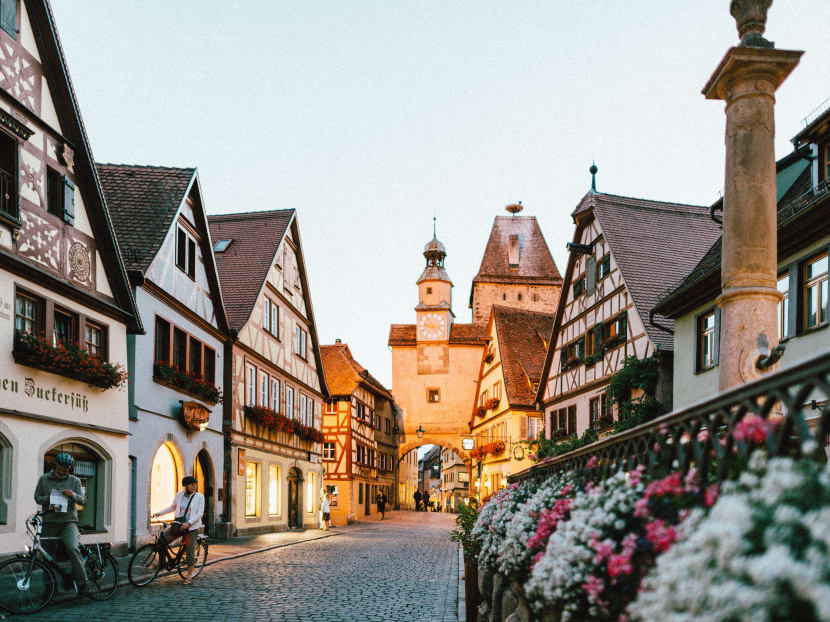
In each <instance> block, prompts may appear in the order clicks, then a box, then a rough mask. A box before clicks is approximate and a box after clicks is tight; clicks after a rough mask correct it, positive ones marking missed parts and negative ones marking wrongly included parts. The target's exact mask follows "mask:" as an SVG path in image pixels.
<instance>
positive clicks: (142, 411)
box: [98, 164, 228, 546]
mask: <svg viewBox="0 0 830 622" xmlns="http://www.w3.org/2000/svg"><path fill="white" fill-rule="evenodd" d="M98 174H99V176H100V178H101V184H102V186H103V189H104V196H105V197H106V200H107V205H108V206H109V209H110V214H111V216H112V220H113V225H114V226H115V232H116V235H117V237H118V241H119V244H120V248H121V253H122V256H123V258H124V264H125V266H126V267H127V273H128V276H129V278H130V283H131V285H132V287H133V295H134V297H135V300H136V303H137V305H138V310H139V313H140V314H141V318H142V320H143V323H144V326H145V327H146V331H147V333H146V334H145V335H130V336H128V338H127V343H128V347H127V351H128V369H129V372H130V378H129V399H130V434H131V436H130V466H131V469H132V478H133V486H132V487H131V494H132V498H131V500H130V511H131V516H130V529H131V533H132V535H133V538H132V540H133V545H134V546H140V545H142V544H145V543H146V542H148V541H149V539H150V515H151V514H152V513H154V512H156V511H158V510H160V509H162V508H166V507H168V506H169V505H170V504H171V503H172V500H173V497H174V496H175V495H176V491H178V490H179V489H180V487H181V479H182V477H183V476H185V475H193V476H194V477H196V479H197V480H198V482H199V491H200V492H201V493H202V494H204V495H205V514H204V517H203V519H202V522H203V523H204V524H205V529H206V532H207V533H209V534H210V535H214V526H215V521H216V516H217V515H219V514H221V505H220V504H219V503H218V499H217V490H218V487H219V486H217V483H219V482H221V481H222V464H223V462H224V441H223V436H222V407H221V405H220V404H219V402H220V401H221V399H222V389H223V378H222V358H221V356H222V353H223V349H224V344H225V341H226V340H227V336H228V321H227V317H226V315H225V308H224V305H223V304H222V297H221V294H220V291H219V277H218V275H217V272H216V264H215V263H214V260H213V249H212V247H211V241H210V232H209V231H208V226H207V217H206V215H205V209H204V203H203V201H202V194H201V190H200V183H199V176H198V173H197V172H196V170H195V169H192V168H168V167H161V166H131V165H115V164H99V165H98Z"/></svg>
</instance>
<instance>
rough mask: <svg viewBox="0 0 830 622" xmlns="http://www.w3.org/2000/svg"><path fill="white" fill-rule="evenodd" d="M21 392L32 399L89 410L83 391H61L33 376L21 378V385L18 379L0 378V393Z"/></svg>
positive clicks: (83, 410)
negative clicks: (39, 381)
mask: <svg viewBox="0 0 830 622" xmlns="http://www.w3.org/2000/svg"><path fill="white" fill-rule="evenodd" d="M21 392H22V393H23V394H24V395H25V396H26V397H28V398H30V399H33V400H37V401H40V402H52V403H54V404H58V405H59V406H61V407H64V408H69V409H70V410H79V411H81V412H89V400H88V399H87V396H86V395H84V394H83V393H78V392H77V391H63V390H61V389H58V388H57V387H54V386H42V385H38V384H37V383H35V381H34V379H33V378H23V384H22V385H21V383H20V381H19V380H13V379H12V378H0V393H21Z"/></svg>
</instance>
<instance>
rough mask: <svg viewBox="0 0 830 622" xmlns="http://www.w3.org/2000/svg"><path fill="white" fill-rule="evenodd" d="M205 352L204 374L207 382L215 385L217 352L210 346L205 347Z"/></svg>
mask: <svg viewBox="0 0 830 622" xmlns="http://www.w3.org/2000/svg"><path fill="white" fill-rule="evenodd" d="M204 350H205V363H204V373H203V374H202V375H203V376H204V377H205V380H207V381H208V382H210V383H211V384H214V383H215V382H216V352H215V351H214V349H213V348H209V347H208V346H204Z"/></svg>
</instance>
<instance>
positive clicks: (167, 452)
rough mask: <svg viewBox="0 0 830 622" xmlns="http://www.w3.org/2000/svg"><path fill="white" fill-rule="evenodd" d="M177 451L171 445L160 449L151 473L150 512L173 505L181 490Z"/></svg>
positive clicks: (165, 444) (164, 445)
mask: <svg viewBox="0 0 830 622" xmlns="http://www.w3.org/2000/svg"><path fill="white" fill-rule="evenodd" d="M174 451H175V450H174V449H173V448H172V447H171V446H170V444H169V443H164V444H163V445H162V446H161V447H159V449H158V451H157V452H156V456H155V458H153V468H152V470H151V472H150V512H151V513H154V512H158V511H159V510H161V509H164V508H166V507H168V506H169V505H170V504H171V503H173V499H174V497H175V496H176V492H178V490H179V467H178V464H177V462H176V455H175V454H174V453H173V452H174Z"/></svg>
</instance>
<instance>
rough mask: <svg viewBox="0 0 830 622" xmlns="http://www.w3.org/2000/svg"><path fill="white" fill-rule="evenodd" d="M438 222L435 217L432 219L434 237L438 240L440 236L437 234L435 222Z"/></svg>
mask: <svg viewBox="0 0 830 622" xmlns="http://www.w3.org/2000/svg"><path fill="white" fill-rule="evenodd" d="M436 220H438V219H437V218H436V217H435V216H433V217H432V237H434V238H437V237H438V234H436V233H435V221H436Z"/></svg>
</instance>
